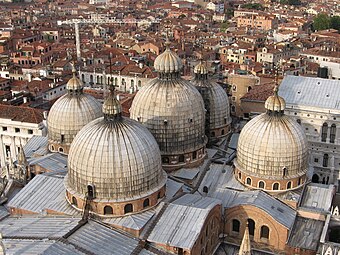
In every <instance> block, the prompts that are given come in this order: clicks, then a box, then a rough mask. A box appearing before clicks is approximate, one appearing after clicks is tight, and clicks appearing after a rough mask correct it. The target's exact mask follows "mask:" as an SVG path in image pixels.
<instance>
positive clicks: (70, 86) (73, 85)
mask: <svg viewBox="0 0 340 255" xmlns="http://www.w3.org/2000/svg"><path fill="white" fill-rule="evenodd" d="M72 72H73V76H72V78H71V79H70V80H69V81H68V82H67V84H66V89H67V90H68V91H73V90H74V91H78V90H82V89H83V83H82V82H81V81H80V80H79V79H78V77H77V76H76V70H75V69H74V68H73V70H72Z"/></svg>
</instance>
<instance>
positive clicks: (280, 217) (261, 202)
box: [224, 190, 296, 229]
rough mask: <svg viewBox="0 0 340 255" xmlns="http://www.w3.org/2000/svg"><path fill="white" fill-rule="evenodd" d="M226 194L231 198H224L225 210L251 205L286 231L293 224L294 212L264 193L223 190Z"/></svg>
mask: <svg viewBox="0 0 340 255" xmlns="http://www.w3.org/2000/svg"><path fill="white" fill-rule="evenodd" d="M226 193H231V196H225V197H226V199H227V200H225V201H226V203H225V206H226V207H227V208H231V207H235V206H239V205H252V206H256V207H258V208H260V209H262V210H263V211H265V212H266V213H268V214H269V215H271V216H272V217H273V218H274V219H275V220H276V221H278V222H279V223H281V224H282V225H283V226H285V227H286V228H288V229H290V228H291V227H292V226H293V224H294V220H295V217H296V211H295V210H293V209H292V208H290V207H289V206H288V205H286V204H284V203H282V202H281V201H279V200H278V199H275V198H273V197H272V196H270V195H268V194H267V193H265V192H264V191H261V190H256V191H242V192H238V191H231V190H230V191H229V190H225V192H224V195H226Z"/></svg>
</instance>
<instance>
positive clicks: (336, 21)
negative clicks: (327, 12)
mask: <svg viewBox="0 0 340 255" xmlns="http://www.w3.org/2000/svg"><path fill="white" fill-rule="evenodd" d="M331 28H334V29H336V30H338V31H339V32H340V16H333V17H331Z"/></svg>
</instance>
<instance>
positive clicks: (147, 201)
mask: <svg viewBox="0 0 340 255" xmlns="http://www.w3.org/2000/svg"><path fill="white" fill-rule="evenodd" d="M148 206H150V200H149V199H148V198H147V199H145V200H144V202H143V208H145V207H148Z"/></svg>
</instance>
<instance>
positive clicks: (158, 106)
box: [130, 78, 205, 154]
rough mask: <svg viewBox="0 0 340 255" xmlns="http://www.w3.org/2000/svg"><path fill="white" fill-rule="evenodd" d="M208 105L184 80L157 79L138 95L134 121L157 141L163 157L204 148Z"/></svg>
mask: <svg viewBox="0 0 340 255" xmlns="http://www.w3.org/2000/svg"><path fill="white" fill-rule="evenodd" d="M204 114H205V110H204V103H203V100H202V97H201V95H200V93H199V92H198V91H197V89H195V87H194V86H193V85H191V84H190V82H188V81H185V80H183V79H180V78H179V79H174V80H159V79H157V78H156V79H153V80H152V81H150V82H149V83H148V84H147V85H145V86H144V87H142V89H140V90H139V91H138V93H137V94H136V96H135V98H134V100H133V102H132V106H131V109H130V116H131V118H133V119H135V120H138V121H140V122H141V123H143V124H145V126H146V127H147V128H148V129H149V130H150V131H151V133H152V134H153V135H154V137H155V138H156V141H157V143H158V145H159V148H160V150H161V153H162V154H164V153H165V154H177V153H184V152H188V151H193V150H195V149H198V148H200V147H202V146H203V145H204V139H205V135H204V122H205V116H204Z"/></svg>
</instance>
